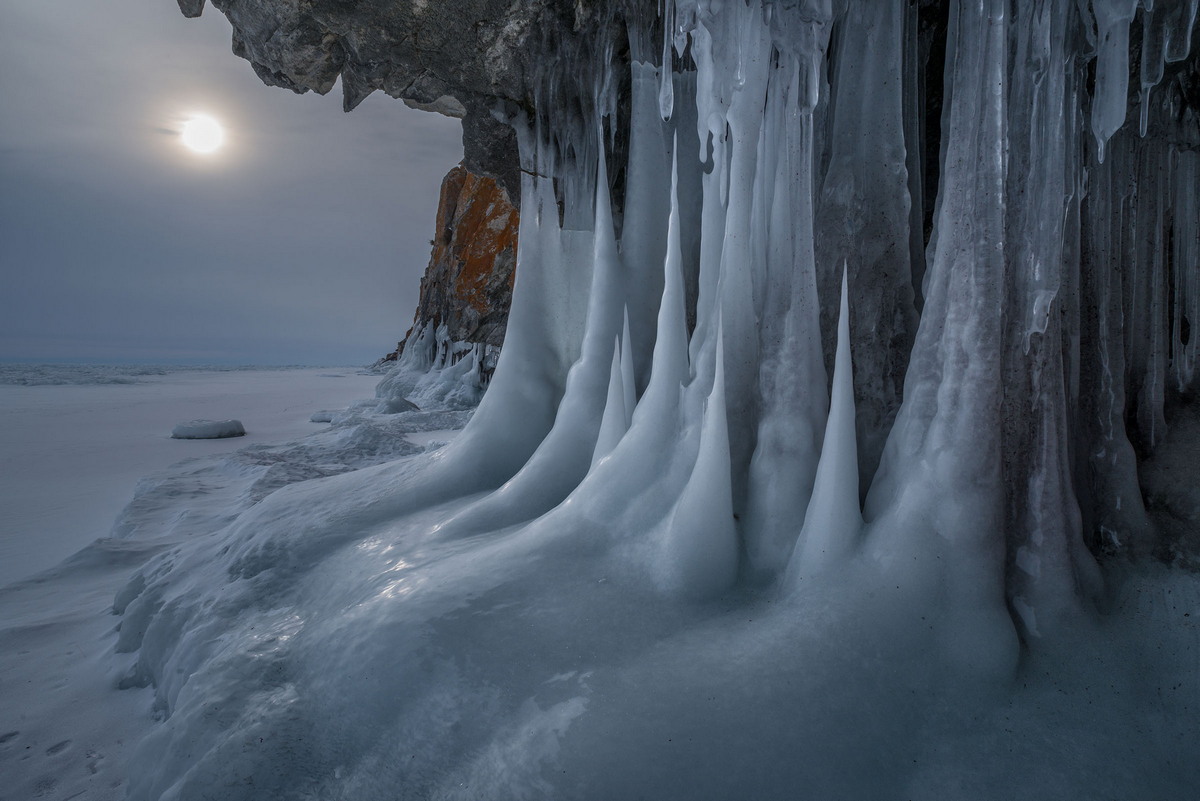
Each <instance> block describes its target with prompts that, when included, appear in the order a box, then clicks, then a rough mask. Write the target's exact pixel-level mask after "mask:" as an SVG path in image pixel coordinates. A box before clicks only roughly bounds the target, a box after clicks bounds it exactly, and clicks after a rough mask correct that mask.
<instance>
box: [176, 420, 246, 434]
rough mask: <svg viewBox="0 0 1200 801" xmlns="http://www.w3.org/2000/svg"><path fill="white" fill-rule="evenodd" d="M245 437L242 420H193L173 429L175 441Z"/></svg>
mask: <svg viewBox="0 0 1200 801" xmlns="http://www.w3.org/2000/svg"><path fill="white" fill-rule="evenodd" d="M245 435H246V429H245V427H244V426H243V425H242V421H241V420H191V421H189V422H186V423H180V424H179V425H177V426H175V427H174V428H173V429H171V437H172V438H173V439H223V438H225V437H244V436H245Z"/></svg>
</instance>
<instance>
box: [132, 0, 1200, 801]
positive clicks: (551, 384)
mask: <svg viewBox="0 0 1200 801" xmlns="http://www.w3.org/2000/svg"><path fill="white" fill-rule="evenodd" d="M651 5H652V4H651ZM929 5H930V4H928V3H909V2H899V0H895V1H894V2H893V1H892V0H888V2H875V1H874V0H787V1H785V0H778V1H777V2H770V1H769V0H747V1H746V2H742V1H741V0H737V1H736V2H735V1H732V0H731V1H730V2H716V1H715V0H676V1H675V2H672V0H667V2H666V4H665V8H664V9H663V13H662V14H661V16H658V15H655V14H654V13H653V11H652V10H651V11H650V12H646V11H645V9H642V10H641V11H638V12H637V13H635V12H634V11H629V10H626V11H625V12H617V11H614V13H627V14H628V22H629V24H628V36H629V52H630V53H631V54H632V59H633V63H632V67H631V72H630V74H629V75H619V74H615V70H617V69H618V66H617V65H619V63H620V62H619V61H618V60H614V57H613V52H614V47H613V43H612V42H604V41H599V42H596V41H592V42H589V43H587V47H585V48H584V49H583V50H581V51H580V52H575V53H566V54H563V53H559V54H558V56H557V57H558V58H559V59H561V60H559V61H548V63H547V69H546V75H545V76H543V77H544V80H545V86H544V91H543V92H542V94H541V96H540V98H541V99H540V101H539V105H538V107H537V108H536V110H535V111H534V112H533V113H532V114H531V115H530V116H529V117H528V118H516V119H514V120H513V122H514V125H515V126H516V127H517V132H518V138H519V140H520V143H521V148H522V159H523V163H522V176H523V182H524V183H523V187H522V196H521V205H522V208H521V230H520V244H519V267H518V269H517V282H516V288H515V294H514V299H513V307H512V312H511V316H510V322H509V327H508V331H507V334H506V339H505V345H504V350H503V352H502V354H501V355H500V359H499V364H498V366H497V368H496V371H495V375H494V378H493V379H492V380H491V383H490V386H489V388H488V389H487V392H486V394H485V395H483V397H482V401H481V403H480V405H479V407H478V410H477V411H476V412H475V414H474V416H473V418H472V420H471V422H470V424H469V425H468V426H467V428H466V429H465V430H464V431H463V432H462V434H461V435H460V436H458V438H457V439H456V440H455V441H454V442H453V443H452V444H451V445H450V446H448V447H447V448H445V449H442V450H439V451H437V452H436V453H433V454H429V455H425V456H416V457H412V458H410V459H407V460H401V461H398V462H393V463H390V464H387V465H383V466H380V467H374V468H369V469H366V470H363V471H359V472H356V473H352V474H349V475H344V476H338V477H334V478H329V479H325V480H322V481H318V482H310V483H308V484H301V485H295V486H292V487H289V488H287V489H286V490H281V491H280V492H278V493H276V494H275V495H272V496H268V497H267V498H265V499H264V500H263V501H262V502H261V503H259V504H258V505H256V506H254V507H252V508H250V509H249V510H247V511H245V512H244V513H242V514H241V515H240V516H239V517H238V518H237V519H236V520H235V521H233V522H232V524H230V525H229V526H228V527H227V528H224V529H222V530H220V531H218V532H216V533H213V534H211V535H210V536H207V537H205V538H196V539H194V540H191V541H189V542H188V543H186V544H185V545H181V546H179V547H177V548H174V549H172V550H170V551H168V552H166V553H165V554H164V555H163V556H161V557H159V558H158V559H157V560H156V561H154V562H152V563H150V564H149V565H148V566H147V567H145V568H144V569H143V570H142V571H140V572H139V574H138V575H137V576H136V577H135V579H134V580H133V581H132V582H131V584H130V585H129V588H128V589H127V590H126V591H125V592H123V593H122V595H121V598H120V600H119V603H118V611H120V612H123V613H124V618H123V620H122V624H121V635H120V639H121V642H120V650H121V651H122V652H135V653H136V654H137V656H136V661H135V664H134V665H133V667H132V668H131V672H130V674H129V676H128V678H127V683H129V684H142V685H153V686H154V688H155V694H156V698H157V703H158V705H159V708H160V709H161V711H162V713H163V715H164V716H165V717H166V720H165V722H164V723H162V724H161V725H160V726H159V727H158V728H157V729H156V730H155V731H154V732H153V733H152V734H151V735H150V737H148V739H147V740H146V741H145V742H144V743H143V745H142V746H141V751H140V752H139V757H138V762H137V766H138V773H137V775H136V776H135V777H134V779H133V783H132V784H131V795H132V797H134V798H139V799H143V798H147V799H148V798H183V799H189V798H199V797H203V794H204V793H205V792H206V788H211V787H216V786H220V787H222V788H223V790H222V792H223V793H225V795H224V797H226V798H262V797H278V798H307V797H314V798H316V797H322V798H324V797H339V798H378V797H391V798H422V799H429V798H447V799H448V798H496V799H501V798H503V799H515V798H586V799H614V798H633V797H639V796H645V797H647V798H656V799H666V798H688V799H696V798H735V797H736V798H760V799H761V798H795V797H812V798H834V797H839V798H840V797H845V798H885V797H924V798H950V797H971V798H992V797H997V798H999V797H1033V796H1041V797H1080V798H1083V797H1095V796H1098V795H1102V794H1107V795H1118V796H1124V797H1146V798H1156V797H1187V796H1188V795H1189V790H1194V789H1195V788H1196V787H1197V786H1198V784H1197V781H1198V774H1197V768H1196V763H1195V760H1194V754H1188V753H1186V752H1187V749H1188V746H1186V745H1185V744H1186V743H1188V742H1193V743H1194V735H1195V729H1194V720H1192V717H1191V716H1192V715H1193V714H1194V710H1195V708H1196V706H1195V705H1196V703H1197V700H1198V699H1200V676H1198V675H1197V670H1196V668H1195V665H1196V664H1200V662H1197V660H1196V655H1197V652H1198V649H1197V643H1196V636H1195V630H1194V628H1191V629H1187V630H1186V631H1184V630H1182V629H1179V628H1178V626H1179V625H1185V624H1182V623H1179V622H1178V621H1181V620H1182V618H1174V617H1171V618H1170V620H1171V621H1176V622H1174V623H1172V622H1169V621H1168V617H1169V615H1168V613H1167V612H1166V611H1164V610H1166V609H1168V608H1169V609H1172V610H1174V609H1176V606H1173V605H1171V604H1173V603H1175V602H1171V603H1167V602H1165V601H1163V600H1162V599H1163V598H1165V596H1160V595H1159V594H1158V593H1159V590H1158V589H1151V590H1148V591H1147V593H1146V594H1141V593H1142V589H1140V588H1142V587H1145V586H1147V585H1145V584H1139V583H1138V582H1139V581H1142V580H1143V579H1140V578H1139V579H1136V580H1131V581H1132V583H1126V584H1123V585H1120V586H1114V583H1113V582H1109V586H1107V587H1106V586H1105V582H1104V581H1103V580H1102V578H1103V574H1102V571H1101V568H1100V566H1099V565H1098V562H1097V556H1098V554H1100V552H1101V550H1102V549H1101V546H1102V545H1103V546H1104V548H1107V549H1108V550H1110V551H1111V550H1116V551H1123V552H1127V553H1131V554H1135V555H1138V554H1146V553H1149V552H1151V551H1153V550H1155V549H1156V548H1157V547H1159V543H1158V542H1157V541H1156V534H1155V531H1154V529H1153V527H1152V525H1151V524H1150V522H1149V520H1148V518H1147V515H1146V512H1145V509H1144V508H1143V502H1142V496H1141V493H1140V491H1139V486H1138V480H1137V473H1136V470H1137V457H1136V455H1135V454H1136V453H1143V454H1144V453H1148V452H1150V451H1151V450H1152V449H1153V448H1154V447H1155V446H1156V445H1157V444H1159V443H1160V442H1161V441H1162V440H1163V439H1164V437H1165V436H1167V431H1166V424H1165V420H1166V417H1165V412H1164V409H1165V408H1166V404H1167V403H1168V400H1170V399H1171V398H1178V397H1184V396H1186V395H1187V394H1188V393H1191V392H1194V391H1195V390H1196V368H1197V354H1198V348H1200V345H1198V342H1200V337H1197V336H1195V334H1194V333H1193V332H1192V331H1191V326H1192V325H1194V324H1195V321H1196V320H1200V264H1198V259H1200V213H1198V211H1200V207H1198V205H1197V204H1198V202H1200V201H1198V199H1197V198H1198V197H1200V131H1198V128H1197V126H1198V117H1197V108H1198V106H1197V104H1196V103H1195V102H1194V99H1192V100H1189V99H1188V97H1187V94H1186V93H1187V92H1189V91H1190V92H1195V91H1196V90H1195V88H1194V87H1192V86H1191V84H1187V85H1185V84H1186V79H1187V76H1188V75H1190V74H1191V73H1188V72H1187V71H1186V70H1185V71H1184V73H1179V72H1178V71H1177V70H1176V71H1174V72H1172V71H1171V70H1172V69H1173V67H1172V66H1171V65H1178V64H1180V63H1185V62H1186V63H1187V64H1193V65H1194V61H1195V59H1196V58H1197V56H1196V54H1195V52H1194V51H1193V50H1192V49H1190V45H1191V44H1192V43H1194V41H1195V39H1196V36H1197V25H1196V16H1197V14H1196V9H1197V2H1196V0H1176V1H1175V2H1168V0H1157V2H1154V3H1151V2H1149V0H1143V1H1142V2H1141V3H1139V2H1138V0H1079V1H1078V2H1076V0H1031V2H1028V3H1025V2H1020V3H1011V2H1006V1H1005V0H953V1H952V2H951V3H950V4H949V5H950V10H949V16H948V20H946V21H945V23H946V26H947V27H946V29H945V30H944V31H942V32H941V33H938V32H936V31H935V32H934V33H933V34H930V33H929V32H928V31H926V30H924V29H923V27H922V24H921V23H922V17H921V14H922V9H924V8H925V7H926V6H929ZM1131 31H1138V32H1140V39H1139V37H1137V36H1133V37H1132V38H1131ZM658 35H661V36H662V39H661V40H659V39H657V36H658ZM931 42H933V43H934V44H937V45H938V47H939V48H941V47H944V72H943V71H942V66H943V65H942V57H941V56H938V57H937V58H934V57H933V56H932V55H931V52H932V51H931V48H930V43H931ZM1131 43H1132V44H1131ZM620 44H622V45H623V43H620ZM1134 45H1137V46H1136V47H1135V46H1134ZM1139 48H1140V49H1139ZM616 49H617V50H620V49H621V48H620V47H618V48H616ZM938 52H941V51H940V50H939V51H938ZM1131 52H1132V53H1137V54H1140V68H1138V69H1135V68H1131V65H1130V54H1131ZM548 58H549V57H548ZM1189 59H1190V60H1191V61H1188V60H1189ZM664 64H665V65H666V67H667V68H664ZM1134 66H1135V67H1136V66H1137V65H1134ZM1188 69H1193V68H1192V67H1189V68H1188ZM1130 74H1133V75H1135V81H1134V84H1133V85H1132V87H1130V84H1129V82H1128V77H1129V75H1130ZM1164 75H1171V76H1174V77H1172V78H1171V81H1172V82H1170V85H1167V83H1164V81H1165V80H1166V79H1165V78H1164ZM1181 75H1182V76H1183V77H1180V76H1181ZM943 76H944V77H943ZM564 82H571V85H573V86H575V87H576V88H578V87H579V86H583V87H585V88H586V89H588V91H585V92H584V98H585V101H586V102H584V103H577V102H569V103H568V102H565V101H564V102H559V101H560V100H563V99H564V98H568V97H571V98H574V96H573V95H571V96H568V95H566V94H564V93H563V92H561V91H560V88H561V86H562V85H563V84H564ZM621 87H625V88H626V89H625V90H627V91H628V96H623V95H622V94H621V93H622V92H623V91H625V90H622V89H621ZM1181 87H1182V88H1181ZM1189 87H1191V88H1189ZM933 89H936V91H938V92H940V94H941V97H942V101H943V102H942V108H941V114H940V118H937V115H936V113H935V112H933V111H930V108H934V107H933V106H931V105H930V104H929V103H927V102H926V101H927V98H926V97H925V95H926V93H928V92H929V91H932V90H933ZM1130 96H1133V97H1134V98H1135V99H1136V100H1135V102H1134V103H1133V105H1131V103H1130ZM620 108H624V109H627V111H628V122H627V127H623V128H622V130H620V131H618V130H617V127H618V126H619V125H620V124H622V123H620V116H619V115H618V113H617V110H618V109H620ZM1131 108H1132V109H1133V110H1132V111H1131V110H1130V109H1131ZM1139 115H1140V119H1139ZM1139 127H1140V128H1141V130H1139ZM618 134H620V135H619V136H618ZM1143 134H1144V135H1143ZM931 137H936V139H937V141H938V142H940V145H938V144H936V143H935V142H933V140H932V139H931ZM618 151H619V152H620V153H621V154H622V155H621V157H620V161H619V163H614V162H616V161H617V160H616V159H614V154H616V153H618ZM939 151H940V152H939ZM618 177H619V178H620V180H618ZM618 184H619V185H620V187H621V190H622V192H621V194H620V196H619V197H616V195H615V193H613V196H612V197H610V192H612V190H613V189H614V187H616V186H617V185H618ZM618 212H619V213H618ZM926 221H928V223H929V229H928V230H926V229H925V225H926ZM839 290H840V291H839ZM693 323H694V324H693ZM421 336H424V337H426V338H428V339H429V342H430V345H429V347H425V348H415V347H413V348H410V349H409V350H406V351H405V354H404V357H403V359H405V360H408V362H411V363H408V362H406V363H405V364H404V365H401V368H403V369H401V368H398V371H397V373H395V374H394V376H393V377H391V378H389V379H388V381H387V382H385V386H384V387H382V388H381V397H382V398H384V399H385V400H386V398H390V397H394V396H404V397H408V398H409V399H411V400H413V401H415V402H416V403H417V405H419V406H421V407H422V408H426V403H440V404H450V405H460V404H462V405H465V404H468V403H471V402H474V401H475V400H476V399H478V396H479V394H480V393H481V392H482V385H481V384H480V383H478V382H477V381H475V380H474V379H473V378H471V379H470V380H469V381H467V382H466V383H464V382H463V381H462V380H461V379H462V378H463V376H467V377H471V376H476V375H480V374H481V371H480V368H481V364H482V362H483V360H485V359H486V354H484V353H481V352H479V351H478V350H476V351H472V352H469V353H467V352H464V353H462V354H458V353H457V352H455V353H450V352H449V349H448V345H447V343H444V342H442V340H441V339H439V338H438V336H439V335H438V333H437V332H436V331H427V332H423V333H422V334H421ZM432 343H436V345H434V344H432ZM410 354H411V355H410ZM431 354H432V356H431ZM414 360H422V361H421V362H420V364H417V363H416V362H415V361H414ZM431 368H433V370H432V372H430V369H431ZM460 373H461V375H459V374H460ZM420 376H432V377H431V378H421V377H420ZM831 379H832V383H831ZM421 381H424V382H425V383H423V384H420V383H418V382H421ZM388 382H391V383H392V384H394V385H396V386H389V385H387V384H388ZM403 382H409V383H411V384H412V385H411V386H409V384H408V383H406V384H405V385H404V386H403V387H399V388H398V385H399V384H400V383H403ZM473 382H474V383H473ZM464 386H465V387H468V389H469V390H470V391H469V392H468V393H467V394H468V395H470V397H466V396H464V395H463V394H461V393H462V388H463V387H464ZM831 387H832V392H831ZM1089 545H1090V546H1091V547H1090V548H1089ZM1122 569H1123V568H1115V567H1114V568H1111V569H1110V575H1111V573H1112V571H1117V572H1119V571H1120V570H1122ZM1163 581H1165V582H1167V583H1169V584H1170V586H1172V587H1174V588H1175V591H1176V592H1177V593H1178V594H1177V595H1176V596H1175V597H1176V599H1178V598H1181V597H1185V598H1191V599H1196V598H1200V595H1198V594H1197V591H1196V585H1195V583H1194V582H1192V583H1189V580H1188V579H1185V578H1182V577H1179V576H1173V577H1172V578H1169V579H1164V580H1163ZM1117 584H1120V583H1117ZM1153 586H1154V587H1165V586H1167V584H1157V585H1153ZM1129 587H1137V588H1139V589H1136V591H1134V590H1129V589H1128V588H1129ZM1129 592H1135V595H1136V599H1135V600H1131V598H1133V597H1134V596H1131V595H1129V594H1128V593H1129ZM1189 593H1190V595H1189ZM1156 599H1157V600H1156ZM1098 601H1100V602H1101V604H1100V605H1101V606H1102V607H1103V608H1105V609H1109V610H1118V611H1120V610H1123V611H1124V613H1125V615H1126V616H1125V617H1121V615H1120V614H1117V615H1116V617H1113V618H1111V619H1110V618H1106V617H1104V616H1102V615H1100V614H1099V613H1098V611H1097V608H1098V607H1097V602H1098ZM1179 603H1184V604H1185V606H1186V604H1188V603H1192V601H1186V602H1184V601H1180V602H1179ZM1164 604H1165V605H1164ZM1188 608H1190V607H1188ZM1170 614H1175V612H1171V613H1170ZM1193 614H1194V613H1193ZM1192 620H1193V621H1194V620H1195V617H1193V618H1192ZM1114 621H1127V622H1128V621H1133V622H1128V625H1126V623H1120V622H1114ZM1193 625H1194V624H1193ZM1173 627H1175V628H1173ZM1181 632H1182V633H1181ZM1142 637H1146V638H1159V640H1158V642H1159V643H1160V644H1161V642H1164V641H1165V642H1167V643H1168V646H1167V648H1166V651H1160V652H1159V654H1158V655H1157V656H1156V657H1155V661H1153V662H1152V663H1151V662H1149V661H1146V660H1142V659H1140V658H1137V659H1133V658H1131V657H1130V655H1131V654H1137V653H1140V651H1139V649H1140V648H1141V646H1139V645H1138V643H1139V642H1141V639H1140V638H1142ZM1189 638H1190V639H1189ZM1047 676H1053V677H1057V678H1051V679H1047V678H1046V677H1047ZM1015 677H1020V681H1014V678H1015ZM1051 687H1052V688H1053V689H1049V688H1051ZM1064 687H1065V688H1067V689H1063V688H1064ZM1084 688H1087V689H1084ZM1138 688H1145V691H1144V692H1143V690H1141V689H1138ZM1164 688H1168V689H1164ZM1181 688H1182V689H1181ZM1060 693H1061V695H1060ZM1156 693H1157V694H1156ZM1093 702H1095V705H1094V706H1093ZM1189 705H1190V706H1189ZM1085 707H1086V710H1087V711H1086V712H1084V711H1081V710H1084V709H1085ZM1147 709H1150V710H1151V713H1150V714H1152V715H1153V720H1154V723H1153V724H1149V723H1148V724H1147V725H1146V726H1145V728H1143V729H1142V730H1140V733H1139V734H1138V735H1137V738H1138V743H1137V744H1135V745H1133V746H1131V745H1130V744H1129V742H1128V740H1129V737H1130V735H1128V725H1127V724H1128V721H1129V720H1130V719H1131V718H1134V717H1136V716H1138V715H1140V714H1142V713H1143V712H1145V710H1147ZM1188 709H1191V710H1192V712H1188V711H1187V710H1188ZM1006 732H1007V733H1006ZM1189 732H1190V734H1189ZM1031 743H1037V744H1038V745H1037V746H1036V748H1035V747H1034V746H1033V745H1031ZM1062 743H1070V744H1071V745H1070V746H1069V747H1068V746H1063V745H1062ZM1117 752H1119V754H1118V753H1117ZM979 755H984V756H981V757H980V756H979ZM977 757H978V758H977ZM1110 757H1111V759H1110ZM1114 761H1123V762H1124V764H1123V765H1121V766H1120V767H1119V768H1118V767H1114V765H1113V764H1112V763H1113V762H1114ZM251 780H252V781H251Z"/></svg>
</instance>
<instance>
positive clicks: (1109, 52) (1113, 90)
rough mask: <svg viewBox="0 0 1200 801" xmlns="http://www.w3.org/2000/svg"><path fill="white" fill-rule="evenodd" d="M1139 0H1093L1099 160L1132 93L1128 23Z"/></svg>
mask: <svg viewBox="0 0 1200 801" xmlns="http://www.w3.org/2000/svg"><path fill="white" fill-rule="evenodd" d="M1137 3H1138V0H1092V12H1093V13H1094V14H1095V16H1096V50H1097V53H1096V91H1095V96H1094V98H1093V100H1092V134H1093V135H1094V136H1095V138H1096V150H1097V153H1098V154H1099V160H1100V161H1101V162H1103V161H1104V149H1105V144H1106V143H1107V142H1108V140H1109V138H1110V137H1111V136H1112V135H1113V134H1114V133H1116V131H1117V129H1118V128H1120V127H1121V125H1122V124H1124V122H1125V108H1126V106H1127V105H1128V101H1127V97H1128V93H1129V23H1130V22H1132V21H1133V15H1134V13H1135V12H1136V11H1137Z"/></svg>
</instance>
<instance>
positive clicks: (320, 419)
mask: <svg viewBox="0 0 1200 801" xmlns="http://www.w3.org/2000/svg"><path fill="white" fill-rule="evenodd" d="M335 414H338V412H336V411H332V410H330V409H323V410H321V411H319V412H313V413H312V417H310V418H308V421H309V422H310V423H332V422H333V416H334V415H335Z"/></svg>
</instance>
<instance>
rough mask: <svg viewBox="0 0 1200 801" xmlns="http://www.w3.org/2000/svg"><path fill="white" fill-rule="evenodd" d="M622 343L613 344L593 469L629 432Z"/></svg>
mask: <svg viewBox="0 0 1200 801" xmlns="http://www.w3.org/2000/svg"><path fill="white" fill-rule="evenodd" d="M622 372H623V370H622V364H621V341H620V340H617V341H615V342H614V343H613V360H612V370H611V371H610V372H609V376H608V400H607V401H606V402H605V404H604V417H603V418H602V419H601V420H600V434H599V435H598V436H597V437H596V450H594V451H593V452H592V467H595V466H596V462H598V461H600V460H601V459H603V458H604V457H605V456H608V454H610V453H612V449H613V448H615V447H617V443H618V442H620V441H621V437H623V436H625V432H626V431H628V430H629V422H628V420H629V418H628V417H627V415H626V411H625V382H624V380H623V378H622Z"/></svg>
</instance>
